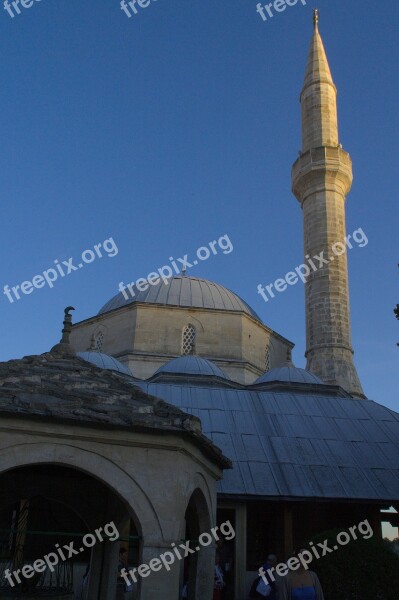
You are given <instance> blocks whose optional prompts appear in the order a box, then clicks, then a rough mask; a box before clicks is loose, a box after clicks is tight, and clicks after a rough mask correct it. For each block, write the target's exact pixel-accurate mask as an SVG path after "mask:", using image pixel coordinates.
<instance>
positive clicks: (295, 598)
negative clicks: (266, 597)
mask: <svg viewBox="0 0 399 600" xmlns="http://www.w3.org/2000/svg"><path fill="white" fill-rule="evenodd" d="M301 552H303V550H297V551H296V552H294V554H293V557H295V558H298V557H299V555H300V554H301ZM277 585H278V600H324V594H323V590H322V587H321V584H320V581H319V578H318V577H317V575H316V573H315V572H314V571H309V570H308V569H305V567H304V566H303V565H302V563H300V567H299V568H298V569H296V570H295V571H290V572H289V573H288V574H287V575H286V576H285V577H281V578H279V580H278V584H277Z"/></svg>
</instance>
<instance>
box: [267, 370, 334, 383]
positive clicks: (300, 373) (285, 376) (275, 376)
mask: <svg viewBox="0 0 399 600" xmlns="http://www.w3.org/2000/svg"><path fill="white" fill-rule="evenodd" d="M270 381H281V382H284V383H313V384H315V383H316V384H318V385H324V381H322V380H321V379H319V378H318V377H317V376H316V375H313V373H311V372H310V371H306V369H299V368H298V367H293V366H292V367H288V366H285V367H278V368H277V369H272V370H271V371H267V372H266V373H264V374H263V375H261V377H259V379H257V380H256V381H255V383H268V382H270Z"/></svg>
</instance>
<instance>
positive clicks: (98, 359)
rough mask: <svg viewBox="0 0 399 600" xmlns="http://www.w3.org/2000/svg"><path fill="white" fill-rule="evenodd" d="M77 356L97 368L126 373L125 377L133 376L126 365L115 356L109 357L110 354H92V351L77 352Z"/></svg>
mask: <svg viewBox="0 0 399 600" xmlns="http://www.w3.org/2000/svg"><path fill="white" fill-rule="evenodd" d="M76 354H77V356H79V358H82V359H83V360H85V361H86V362H89V363H92V364H93V365H96V367H100V369H107V370H108V371H118V372H119V373H124V374H125V375H130V376H131V375H132V373H131V371H130V369H129V368H128V367H127V366H126V365H124V364H123V363H121V362H120V361H119V360H116V358H114V357H113V356H109V355H108V354H103V353H102V352H91V351H90V350H89V351H87V352H77V353H76Z"/></svg>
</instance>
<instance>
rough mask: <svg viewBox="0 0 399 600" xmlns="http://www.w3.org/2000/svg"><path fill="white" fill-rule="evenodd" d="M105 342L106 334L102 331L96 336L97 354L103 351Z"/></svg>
mask: <svg viewBox="0 0 399 600" xmlns="http://www.w3.org/2000/svg"><path fill="white" fill-rule="evenodd" d="M103 342H104V334H103V332H102V331H100V333H99V334H97V335H96V339H95V341H94V347H95V349H96V352H101V351H102V349H103Z"/></svg>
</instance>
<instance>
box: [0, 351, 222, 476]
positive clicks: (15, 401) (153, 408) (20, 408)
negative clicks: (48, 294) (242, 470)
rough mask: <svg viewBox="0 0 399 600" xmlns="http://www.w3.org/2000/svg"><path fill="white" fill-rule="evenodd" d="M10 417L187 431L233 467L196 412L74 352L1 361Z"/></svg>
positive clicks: (3, 413) (0, 410)
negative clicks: (151, 393) (187, 410)
mask: <svg viewBox="0 0 399 600" xmlns="http://www.w3.org/2000/svg"><path fill="white" fill-rule="evenodd" d="M59 346H61V345H60V344H59V345H57V348H58V347H59ZM10 416H11V417H23V418H25V419H38V420H47V419H51V421H59V422H63V423H65V422H70V423H71V422H72V423H73V424H74V425H84V426H88V425H89V426H96V427H100V428H116V429H128V430H130V431H142V432H149V433H157V432H159V433H162V434H163V435H165V434H168V433H169V434H175V435H181V436H182V437H184V438H186V439H190V440H191V442H192V443H194V444H195V445H196V446H197V447H199V448H200V449H201V450H202V451H203V452H204V454H206V455H207V456H208V457H209V458H211V459H212V460H213V461H214V462H215V464H218V465H219V466H220V467H221V468H229V466H230V463H229V461H228V460H227V459H226V457H224V456H223V455H222V453H221V451H220V450H219V448H217V447H216V446H214V444H212V443H211V441H210V440H209V439H208V438H206V437H205V436H204V435H203V433H202V430H201V423H200V421H199V420H198V419H197V418H196V417H195V415H192V414H191V415H188V414H187V413H184V412H183V411H181V410H180V409H179V408H178V407H176V406H174V405H172V404H167V403H166V402H164V401H163V400H162V399H159V398H154V397H153V396H150V395H148V394H147V393H146V392H144V391H142V390H141V389H139V388H137V387H135V386H134V379H133V378H132V377H130V376H128V375H125V374H122V373H117V372H113V371H109V370H104V369H101V368H99V367H97V366H95V365H93V364H91V363H89V362H87V361H85V360H83V359H81V358H79V357H77V356H76V355H73V354H70V353H68V354H67V353H65V354H61V353H59V352H58V351H57V352H53V351H51V352H48V353H45V354H42V355H40V356H25V357H24V358H22V359H18V360H10V361H8V362H2V363H0V418H7V417H10Z"/></svg>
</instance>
